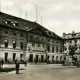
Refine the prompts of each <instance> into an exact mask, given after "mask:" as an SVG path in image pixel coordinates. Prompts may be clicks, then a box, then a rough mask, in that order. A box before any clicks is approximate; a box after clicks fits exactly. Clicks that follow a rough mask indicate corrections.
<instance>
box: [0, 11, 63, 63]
mask: <svg viewBox="0 0 80 80" xmlns="http://www.w3.org/2000/svg"><path fill="white" fill-rule="evenodd" d="M63 46H64V41H63V39H62V38H61V37H59V36H58V35H56V34H55V33H54V32H51V31H49V30H48V29H46V28H44V27H43V26H41V25H40V24H38V23H36V22H31V21H28V20H24V19H21V18H18V17H15V16H12V15H8V14H6V13H2V12H0V59H4V60H5V62H14V61H15V60H16V59H18V60H19V61H25V60H28V61H29V62H45V61H46V60H47V59H48V61H50V62H56V61H57V62H61V61H62V60H63V55H64V54H63Z"/></svg>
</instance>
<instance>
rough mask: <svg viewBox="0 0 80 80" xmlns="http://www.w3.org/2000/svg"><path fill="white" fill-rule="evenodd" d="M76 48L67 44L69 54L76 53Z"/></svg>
mask: <svg viewBox="0 0 80 80" xmlns="http://www.w3.org/2000/svg"><path fill="white" fill-rule="evenodd" d="M76 50H77V46H69V54H70V56H72V58H73V55H74V54H75V53H76V52H75V51H76Z"/></svg>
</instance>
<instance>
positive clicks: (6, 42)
mask: <svg viewBox="0 0 80 80" xmlns="http://www.w3.org/2000/svg"><path fill="white" fill-rule="evenodd" d="M5 48H8V40H5Z"/></svg>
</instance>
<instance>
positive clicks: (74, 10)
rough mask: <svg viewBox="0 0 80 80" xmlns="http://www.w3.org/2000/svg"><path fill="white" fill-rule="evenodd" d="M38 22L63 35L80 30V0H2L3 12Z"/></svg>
mask: <svg viewBox="0 0 80 80" xmlns="http://www.w3.org/2000/svg"><path fill="white" fill-rule="evenodd" d="M36 5H37V17H38V20H37V22H38V23H39V24H41V25H42V26H44V27H45V28H47V29H49V30H50V31H53V32H55V33H56V34H57V35H59V36H62V34H63V32H65V33H71V32H72V31H73V30H74V31H75V32H80V0H0V6H1V7H0V8H1V11H2V12H5V13H7V14H11V15H14V16H17V17H21V18H23V19H27V20H30V21H36Z"/></svg>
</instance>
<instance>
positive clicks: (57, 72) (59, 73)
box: [0, 64, 80, 80]
mask: <svg viewBox="0 0 80 80" xmlns="http://www.w3.org/2000/svg"><path fill="white" fill-rule="evenodd" d="M25 68H26V69H25V70H20V74H15V71H12V72H9V73H3V74H0V80H80V68H76V67H64V66H62V65H60V64H48V65H46V64H45V65H30V64H28V67H25Z"/></svg>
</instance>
